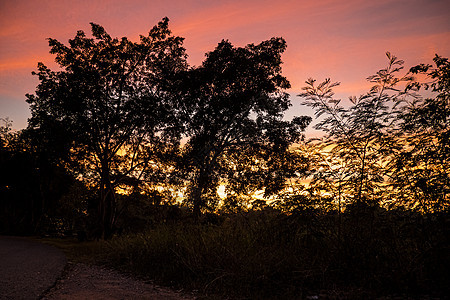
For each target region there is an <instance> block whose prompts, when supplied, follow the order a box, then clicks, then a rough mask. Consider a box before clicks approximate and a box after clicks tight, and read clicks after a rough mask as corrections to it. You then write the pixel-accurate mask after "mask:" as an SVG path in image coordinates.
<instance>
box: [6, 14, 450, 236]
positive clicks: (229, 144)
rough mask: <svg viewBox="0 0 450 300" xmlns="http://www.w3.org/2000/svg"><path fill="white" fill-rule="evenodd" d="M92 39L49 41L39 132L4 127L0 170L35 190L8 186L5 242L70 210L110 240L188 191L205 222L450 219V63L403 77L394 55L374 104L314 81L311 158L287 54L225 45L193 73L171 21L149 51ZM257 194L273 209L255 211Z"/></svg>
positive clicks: (147, 43) (76, 220)
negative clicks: (249, 213) (229, 218)
mask: <svg viewBox="0 0 450 300" xmlns="http://www.w3.org/2000/svg"><path fill="white" fill-rule="evenodd" d="M91 26H92V36H93V37H92V38H91V37H87V36H86V34H85V33H84V32H83V31H78V32H77V34H76V36H75V37H74V38H73V39H71V40H69V43H68V45H65V44H63V43H61V42H59V41H57V40H54V39H49V46H50V48H51V50H50V53H52V54H54V55H55V59H56V62H57V63H58V65H59V67H60V69H59V70H58V71H52V70H50V69H49V68H47V67H46V66H45V65H43V64H42V63H39V64H38V71H37V72H34V74H35V75H36V76H38V77H39V82H40V83H39V85H38V86H37V88H36V91H35V93H34V94H28V95H27V102H28V103H29V104H30V109H31V113H32V116H31V118H30V119H29V126H28V128H27V129H26V130H24V131H22V132H20V133H13V132H12V131H11V130H10V124H9V123H5V125H4V126H2V127H1V128H2V131H1V149H0V150H1V153H0V154H1V156H0V163H1V164H2V166H5V167H4V168H2V169H4V170H15V166H19V165H20V166H22V165H23V167H21V170H22V171H21V172H22V173H21V174H22V178H24V179H23V180H21V179H18V177H17V178H16V177H14V176H15V175H14V174H15V173H11V172H16V171H7V172H2V176H4V177H3V178H2V183H1V186H0V193H1V195H2V198H3V199H6V201H4V202H3V204H2V214H3V215H4V216H6V217H5V218H2V220H9V221H5V222H3V224H2V231H5V232H6V231H8V226H9V225H8V224H12V223H11V222H12V221H11V220H12V219H14V220H16V221H15V222H16V223H18V224H19V223H20V224H25V223H26V224H28V225H27V226H26V227H27V230H24V231H28V232H31V231H33V230H35V229H36V228H37V227H39V226H41V227H42V224H43V223H44V221H43V220H46V219H49V217H48V216H49V215H52V214H53V215H54V214H58V212H59V213H61V209H62V208H61V207H62V206H64V207H72V208H73V209H72V211H76V213H75V214H71V213H69V212H68V211H67V210H66V211H65V215H67V214H71V220H72V221H71V223H72V227H76V226H81V227H83V226H86V224H85V223H86V222H88V223H89V224H90V225H89V226H90V227H91V230H92V231H94V232H96V233H95V235H96V236H97V237H103V238H105V239H107V238H110V237H111V236H112V235H113V234H114V232H115V230H116V229H117V228H118V227H120V226H119V225H118V223H119V220H125V219H127V217H125V216H124V215H125V214H127V212H129V211H130V209H131V208H132V207H134V208H133V209H135V210H139V209H141V210H142V214H144V211H145V209H144V206H145V205H147V204H148V203H152V205H160V204H161V203H163V202H171V203H173V202H174V201H175V200H176V199H175V198H176V196H174V195H176V194H177V193H178V192H179V191H180V190H181V191H182V192H183V194H184V198H183V200H184V202H183V205H186V206H187V207H189V209H190V210H191V211H192V212H193V215H194V216H195V219H197V220H198V219H199V218H200V217H201V214H202V213H204V212H215V211H217V209H218V208H220V209H222V210H226V211H228V212H229V211H239V210H248V209H254V210H263V209H265V208H267V207H268V206H269V205H271V206H272V208H275V209H279V210H280V212H283V213H287V214H290V213H294V212H295V211H305V210H316V209H320V210H322V211H337V212H338V213H339V215H340V214H341V212H342V211H343V210H344V209H345V208H346V207H347V208H348V209H352V207H380V206H384V207H385V208H389V209H390V208H393V207H399V206H404V207H406V208H408V209H417V210H419V211H420V212H424V213H433V212H438V211H441V212H442V211H446V210H448V205H449V201H450V197H449V172H448V170H449V169H450V166H449V161H448V157H449V155H448V154H449V149H450V146H449V142H448V141H449V131H448V125H449V124H448V122H449V69H450V67H449V62H448V60H447V59H446V58H442V57H439V56H436V57H435V59H434V62H435V66H431V65H419V66H416V67H414V68H412V69H411V70H410V71H409V72H406V74H404V75H399V74H401V72H402V70H403V62H402V61H401V60H398V59H397V58H396V57H395V56H393V55H391V54H388V59H389V63H388V66H387V68H385V69H382V70H380V71H379V72H377V73H376V74H375V75H373V76H371V77H369V78H368V80H369V81H370V82H372V83H373V84H374V86H373V88H372V89H371V90H370V91H368V92H367V93H366V94H364V95H361V96H360V97H351V98H350V101H349V102H344V101H341V100H340V99H335V98H334V93H333V88H335V87H336V86H337V85H338V83H333V82H331V81H330V80H329V79H327V80H325V81H324V82H322V83H319V84H317V83H316V81H315V80H313V79H310V80H308V81H307V82H306V83H307V86H306V87H305V88H304V92H303V93H302V94H301V95H300V96H301V97H303V98H304V99H305V104H306V105H309V106H311V107H312V108H313V109H314V110H315V112H316V117H320V119H319V121H318V123H317V125H316V128H317V129H319V130H322V131H324V133H325V136H324V137H323V138H322V139H321V140H313V141H309V142H304V136H303V132H304V130H305V128H306V127H307V126H308V125H309V123H310V122H311V118H310V117H306V116H303V117H295V118H293V119H292V120H291V121H287V120H285V119H284V112H285V111H286V110H287V109H288V108H289V106H290V105H291V103H290V99H289V95H288V94H287V93H286V90H287V89H288V88H290V84H289V81H288V80H287V78H285V77H284V76H283V74H282V69H281V65H282V60H281V55H282V54H283V52H284V51H285V49H286V42H285V41H284V39H282V38H272V39H270V40H267V41H263V42H261V43H259V44H249V45H247V46H245V47H235V46H233V45H232V44H231V43H230V42H229V41H226V40H224V41H222V42H220V43H219V44H218V46H217V47H216V48H215V49H214V50H213V51H211V52H209V53H207V54H206V57H205V60H204V62H203V63H202V64H201V65H200V66H197V67H191V66H189V65H188V63H187V55H186V53H185V49H184V48H183V38H181V37H177V36H173V35H172V34H171V32H170V30H169V26H168V19H167V18H165V19H163V20H162V21H161V22H159V23H158V24H157V25H156V26H154V27H153V28H152V29H151V30H150V31H149V33H148V34H147V35H145V36H144V35H142V36H140V40H139V41H138V42H132V41H130V40H128V39H127V38H125V37H124V38H121V39H118V38H112V37H111V36H110V35H109V34H107V33H106V31H105V30H104V29H103V28H102V27H101V26H99V25H97V24H91ZM416 74H421V75H422V76H424V77H426V79H425V80H421V81H418V80H416V79H415V78H414V75H416ZM423 90H427V91H429V92H431V93H430V95H431V96H430V97H422V96H420V92H422V91H423ZM295 145H297V146H298V147H297V148H295V147H294V146H295ZM23 174H26V175H23ZM17 176H19V175H17ZM14 178H16V179H14ZM25 178H27V179H26V180H25ZM28 179H30V181H28ZM303 180H307V181H308V183H307V184H305V183H304V182H302V181H303ZM221 185H222V186H225V193H226V196H225V198H223V197H222V198H221V197H220V196H219V195H218V193H217V190H218V187H219V186H221ZM163 186H165V187H166V188H165V190H164V191H161V189H162V187H163ZM167 187H168V188H167ZM28 190H30V192H26V191H28ZM119 191H126V194H125V195H124V194H120V193H119ZM258 191H262V194H263V196H264V197H265V200H270V201H268V202H266V201H265V200H264V201H263V200H251V201H250V202H249V201H247V200H246V199H249V198H251V195H252V194H254V193H255V192H258ZM19 199H20V200H19ZM143 199H144V200H143ZM246 201H247V202H246ZM22 219H23V220H25V219H26V222H25V221H23V222H22V221H21V220H22ZM81 219H83V220H85V221H80V220H81ZM130 219H132V218H128V219H127V220H130ZM86 220H88V221H86ZM74 224H75V225H74ZM76 224H78V225H76ZM80 224H81V225H80ZM339 224H340V223H339ZM339 226H340V225H339ZM69 227H70V226H69Z"/></svg>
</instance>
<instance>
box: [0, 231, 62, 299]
mask: <svg viewBox="0 0 450 300" xmlns="http://www.w3.org/2000/svg"><path fill="white" fill-rule="evenodd" d="M65 265H66V257H65V255H64V254H63V253H62V252H61V251H60V250H58V249H56V248H54V247H51V246H48V245H44V244H41V243H38V242H36V241H32V240H29V239H27V238H20V237H6V236H0V299H27V300H28V299H38V298H39V297H40V296H41V295H42V293H44V292H45V291H46V290H47V289H48V288H50V287H51V286H52V285H53V284H54V283H55V281H56V279H57V278H58V277H60V275H61V273H62V271H63V269H64V266H65Z"/></svg>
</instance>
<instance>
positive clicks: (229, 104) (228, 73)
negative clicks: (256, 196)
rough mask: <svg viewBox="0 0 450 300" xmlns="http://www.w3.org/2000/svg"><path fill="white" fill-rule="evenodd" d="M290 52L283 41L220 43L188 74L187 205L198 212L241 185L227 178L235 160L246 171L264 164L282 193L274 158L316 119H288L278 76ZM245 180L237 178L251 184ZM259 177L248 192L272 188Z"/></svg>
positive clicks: (184, 112) (184, 99) (183, 100)
mask: <svg viewBox="0 0 450 300" xmlns="http://www.w3.org/2000/svg"><path fill="white" fill-rule="evenodd" d="M285 49H286V42H285V41H284V39H282V38H272V39H270V40H267V41H263V42H261V43H260V44H257V45H255V44H250V45H247V46H246V47H234V46H233V45H232V44H231V43H230V42H228V41H222V42H221V43H219V44H218V46H217V47H216V49H215V50H214V51H211V52H209V53H207V55H206V59H205V61H204V62H203V64H202V65H201V66H199V67H196V68H191V69H190V70H188V71H187V72H186V73H185V75H184V81H185V82H184V85H183V87H182V88H183V90H182V92H181V97H180V102H179V103H180V108H181V109H180V113H181V118H182V119H184V120H186V122H185V124H186V125H185V131H184V133H185V134H186V135H187V137H188V140H187V144H186V147H185V150H184V155H183V161H184V162H183V164H184V169H183V170H185V171H188V173H189V175H190V176H191V177H190V199H191V201H192V202H193V206H194V213H195V214H197V215H198V214H199V213H200V210H201V208H203V207H207V206H208V201H214V199H216V198H217V197H216V189H217V186H218V184H219V183H220V182H222V183H225V182H227V183H228V185H227V189H228V192H233V191H232V189H233V188H237V187H238V184H236V183H237V182H236V180H235V178H233V177H235V176H234V175H233V174H230V173H229V172H227V170H230V169H232V170H234V171H236V168H237V161H234V160H233V158H239V159H241V163H242V162H244V165H245V166H246V167H247V168H251V167H252V166H253V167H256V165H259V169H260V170H263V169H264V172H263V173H264V174H265V175H264V176H265V177H266V178H267V177H272V178H271V180H270V181H271V182H273V181H277V182H278V183H280V184H279V186H278V187H276V188H275V187H274V188H273V190H276V189H281V188H282V186H283V179H284V177H283V175H282V172H277V170H276V169H275V168H274V165H275V161H276V159H275V158H276V157H280V156H281V155H283V154H282V153H284V152H286V151H288V148H289V146H290V145H291V144H292V143H295V142H298V141H299V140H300V139H301V137H302V134H301V133H302V131H303V130H304V129H305V127H306V126H307V125H308V123H309V121H310V120H311V118H310V117H295V118H294V119H293V120H292V121H286V120H284V119H283V116H284V112H285V111H286V110H287V109H288V108H289V106H290V105H291V104H290V100H289V95H288V94H287V93H286V91H285V90H286V89H287V88H289V87H290V84H289V81H288V80H287V79H286V78H285V77H284V76H283V75H282V73H281V64H282V60H281V54H282V53H283V52H284V51H285ZM242 158H245V159H244V160H242ZM263 163H264V164H265V166H262V164H263ZM241 166H242V164H241ZM241 174H242V173H241ZM247 174H249V173H248V172H247ZM264 176H263V177H264ZM244 177H245V176H243V177H241V178H240V180H242V182H246V183H247V184H249V182H248V181H246V180H245V178H244ZM254 179H255V180H256V182H258V183H259V184H256V185H255V181H253V185H251V184H249V188H250V189H251V187H253V188H254V189H256V188H258V189H263V188H264V182H266V183H267V180H264V179H263V180H261V175H260V176H258V177H257V178H254ZM233 183H234V184H233ZM265 186H267V185H265ZM241 187H242V185H241ZM241 192H242V190H241ZM267 192H269V190H268V189H267ZM209 204H213V203H209Z"/></svg>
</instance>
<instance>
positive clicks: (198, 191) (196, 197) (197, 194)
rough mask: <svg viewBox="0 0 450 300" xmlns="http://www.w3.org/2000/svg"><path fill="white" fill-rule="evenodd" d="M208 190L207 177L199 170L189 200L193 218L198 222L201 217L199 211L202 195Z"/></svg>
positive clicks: (202, 202)
mask: <svg viewBox="0 0 450 300" xmlns="http://www.w3.org/2000/svg"><path fill="white" fill-rule="evenodd" d="M207 189H208V176H207V172H206V171H205V170H204V169H203V168H201V169H200V170H199V173H198V175H197V178H196V180H195V184H194V187H193V189H192V192H191V198H192V201H193V203H194V208H193V214H194V218H195V219H196V220H198V219H199V218H200V216H201V213H202V212H201V209H202V207H203V206H204V201H203V197H202V196H203V194H204V193H206V191H207Z"/></svg>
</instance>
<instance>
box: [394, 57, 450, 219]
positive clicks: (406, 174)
mask: <svg viewBox="0 0 450 300" xmlns="http://www.w3.org/2000/svg"><path fill="white" fill-rule="evenodd" d="M433 60H434V63H435V67H433V66H431V65H425V64H421V65H418V66H415V67H413V68H411V70H410V72H411V73H412V74H420V75H421V76H422V77H423V76H425V77H426V78H421V80H420V81H417V80H416V79H415V78H413V79H412V80H411V81H410V83H409V84H408V86H407V89H406V90H407V91H411V90H412V91H419V90H420V89H425V90H428V91H429V92H431V93H430V96H428V97H421V96H419V95H416V97H409V98H407V99H402V101H400V103H399V104H400V105H401V110H400V111H399V120H400V124H401V125H400V131H399V133H398V139H399V144H401V145H403V147H402V148H401V149H400V151H399V153H398V154H397V155H396V156H395V168H394V169H393V175H392V177H393V184H394V186H395V187H396V189H398V190H399V193H398V198H399V200H401V202H403V203H404V204H406V205H408V206H412V207H418V208H420V209H421V210H423V211H424V212H431V211H439V210H444V209H446V208H448V207H449V205H450V171H449V170H450V160H449V157H450V129H449V128H450V63H449V61H448V59H447V58H442V57H440V56H438V55H436V57H435V58H434V59H433Z"/></svg>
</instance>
